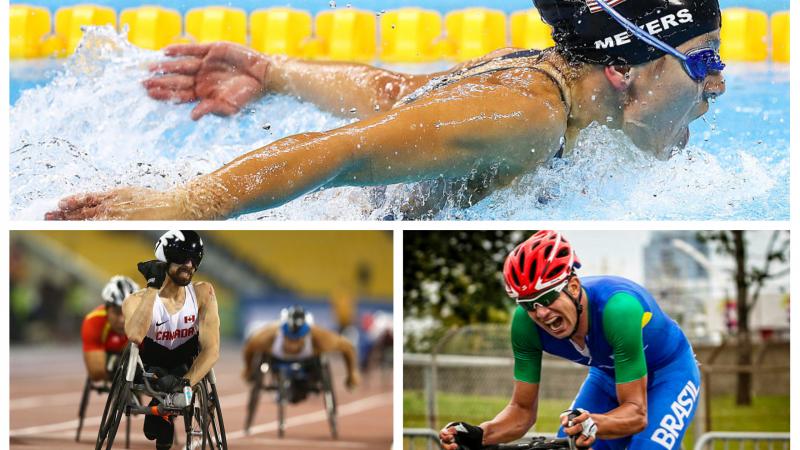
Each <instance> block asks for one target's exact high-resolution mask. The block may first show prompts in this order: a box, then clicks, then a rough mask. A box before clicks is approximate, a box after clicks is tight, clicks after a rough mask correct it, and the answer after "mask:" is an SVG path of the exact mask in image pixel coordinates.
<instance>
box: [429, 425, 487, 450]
mask: <svg viewBox="0 0 800 450" xmlns="http://www.w3.org/2000/svg"><path fill="white" fill-rule="evenodd" d="M439 442H440V443H441V445H442V448H443V449H445V450H458V449H459V448H467V449H469V450H479V449H480V448H482V447H483V428H481V427H476V426H475V425H470V424H468V423H466V422H450V423H448V424H447V425H445V427H444V428H442V431H440V432H439Z"/></svg>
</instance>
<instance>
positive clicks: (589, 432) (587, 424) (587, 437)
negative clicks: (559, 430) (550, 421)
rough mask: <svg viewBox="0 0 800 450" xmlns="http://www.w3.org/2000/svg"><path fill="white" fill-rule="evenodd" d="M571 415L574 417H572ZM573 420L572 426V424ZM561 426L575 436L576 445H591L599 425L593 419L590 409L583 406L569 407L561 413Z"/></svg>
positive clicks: (569, 434)
mask: <svg viewBox="0 0 800 450" xmlns="http://www.w3.org/2000/svg"><path fill="white" fill-rule="evenodd" d="M570 415H573V418H572V419H570ZM570 422H572V426H570ZM561 426H562V427H564V432H565V433H567V435H568V436H570V437H574V438H575V446H577V447H591V446H592V444H594V441H595V435H596V434H597V425H596V424H595V423H594V420H592V417H591V415H590V414H589V411H586V410H585V409H582V408H576V409H568V410H566V411H564V412H563V413H561Z"/></svg>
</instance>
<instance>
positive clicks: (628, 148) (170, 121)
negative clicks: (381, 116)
mask: <svg viewBox="0 0 800 450" xmlns="http://www.w3.org/2000/svg"><path fill="white" fill-rule="evenodd" d="M163 58H164V57H163V55H161V54H160V53H159V52H153V51H147V50H142V49H139V48H136V47H134V46H132V45H130V44H129V43H128V42H127V41H126V40H125V38H124V35H119V34H117V33H115V32H114V31H113V30H112V29H110V28H93V29H89V30H87V32H86V34H85V37H84V40H83V41H82V43H81V46H80V47H79V49H78V50H77V52H76V54H75V55H74V56H73V57H71V58H70V59H69V60H68V61H67V62H66V63H65V66H64V68H63V69H62V70H61V71H60V73H59V74H58V75H57V76H56V77H55V78H54V79H53V80H52V81H50V82H49V83H47V84H46V85H44V86H41V87H38V88H35V89H29V90H26V91H24V92H23V94H22V96H21V97H20V99H19V100H18V101H17V103H16V104H15V105H14V106H13V107H12V109H11V114H10V116H11V127H10V148H11V152H10V160H9V162H10V173H11V182H10V185H11V217H12V218H14V219H40V218H41V217H42V215H43V214H44V212H45V211H47V210H49V209H52V208H53V207H54V206H55V205H56V202H57V200H58V199H60V198H62V197H64V196H65V195H69V194H73V193H78V192H86V191H99V190H104V189H108V188H112V187H118V186H126V185H135V186H146V187H153V188H158V189H164V188H168V187H170V186H175V185H178V184H181V183H183V182H184V181H186V180H188V179H190V178H192V177H194V176H196V175H198V174H202V173H208V172H210V171H212V170H214V169H216V168H218V167H220V166H221V165H223V164H224V163H226V162H227V161H230V160H231V159H233V158H235V157H237V156H239V155H241V154H242V153H244V152H246V151H249V150H252V149H255V148H258V147H260V146H263V145H265V144H268V143H269V142H272V141H275V140H277V139H280V138H283V137H285V136H288V135H292V134H295V133H299V132H305V131H323V130H328V129H332V128H335V127H339V126H342V125H344V124H347V123H349V122H350V121H352V120H353V119H352V118H341V117H336V116H333V115H331V114H328V113H325V112H322V111H320V110H319V109H318V108H316V107H315V106H314V105H312V104H309V103H303V102H300V101H298V100H296V99H294V98H290V97H288V96H275V95H271V96H267V97H264V98H263V99H261V100H259V101H258V102H256V103H254V104H253V105H250V106H249V107H248V108H247V109H246V110H245V111H243V112H241V113H239V114H237V115H236V116H234V117H230V118H222V117H213V116H207V117H204V118H203V119H201V120H200V121H197V122H193V121H192V120H191V119H190V118H189V112H190V111H191V109H192V107H193V106H194V105H192V104H187V105H175V104H170V103H166V102H158V101H154V100H151V99H149V98H148V97H147V94H146V92H145V90H144V88H143V87H142V86H141V81H142V80H144V79H145V78H147V77H148V76H149V75H148V71H147V66H148V65H149V64H150V63H152V62H155V61H158V60H161V59H163ZM770 70H772V69H770ZM732 73H733V76H731V77H729V79H732V80H733V81H732V82H731V81H729V84H728V87H729V94H727V95H726V96H725V97H722V98H721V99H719V100H718V101H717V102H716V103H715V104H712V114H713V119H712V120H711V123H709V124H703V123H700V124H699V125H695V126H694V128H697V127H698V126H699V127H701V129H700V130H699V131H698V130H697V129H693V133H694V135H695V137H693V139H692V141H691V145H690V146H689V147H687V148H686V149H685V150H683V151H680V152H678V153H677V154H676V155H675V156H674V157H673V158H671V159H670V160H668V161H659V160H656V159H654V158H651V157H649V156H647V155H645V154H643V153H641V152H639V151H638V150H637V149H636V148H635V147H634V146H633V145H632V144H631V143H630V141H629V140H627V139H626V138H625V137H624V136H623V135H622V134H621V133H619V132H615V131H612V130H609V129H608V128H606V127H605V126H604V125H602V124H595V125H593V126H591V127H589V128H588V129H586V130H584V131H583V132H582V133H581V136H580V139H579V143H578V146H577V148H576V149H575V151H574V152H573V153H572V154H570V155H568V156H567V157H566V158H564V159H562V160H557V161H554V162H553V163H552V164H551V165H549V166H548V167H543V168H541V169H539V170H537V171H536V172H534V173H531V174H528V175H525V176H523V177H520V178H519V179H518V180H516V181H515V182H514V183H513V184H512V185H511V186H509V187H507V188H504V189H501V190H499V191H497V192H495V193H493V194H491V195H490V196H489V197H487V198H486V199H483V200H479V199H478V198H472V197H471V196H470V194H469V193H468V192H467V191H466V190H465V189H463V188H459V184H458V183H456V184H455V186H454V187H449V188H448V189H447V190H446V191H445V195H446V204H445V207H444V209H443V210H442V211H441V212H439V213H438V214H436V215H434V218H437V219H489V220H492V219H553V220H556V219H561V220H570V219H608V220H624V219H648V220H649V219H664V220H668V219H669V220H708V219H723V220H724V219H745V220H752V219H764V220H774V219H784V220H785V219H788V216H789V212H788V211H789V210H788V198H789V195H788V179H789V162H788V161H789V159H788V148H789V146H788V100H787V99H786V97H787V96H785V95H784V94H785V90H786V89H788V69H787V70H786V71H785V73H782V72H780V71H778V75H777V76H773V75H763V74H764V73H767V72H766V70H761V71H758V70H756V71H754V70H747V71H744V73H743V74H742V75H741V78H739V76H738V75H737V74H736V73H735V71H733V72H732ZM769 73H770V74H772V73H773V72H769ZM759 74H761V75H759ZM759 77H761V78H759ZM770 77H772V78H770ZM776 79H777V81H775V80H776ZM770 83H777V85H778V87H777V88H776V87H775V86H772V87H771V88H770ZM758 87H761V89H765V91H763V92H759V93H758V96H757V97H755V98H748V99H746V100H747V101H744V100H742V101H739V100H737V101H736V103H733V106H731V104H730V103H728V104H726V105H725V106H723V103H725V102H726V101H729V99H730V98H731V97H734V95H735V93H736V92H752V91H754V89H756V88H758ZM732 94H733V95H732ZM734 98H735V97H734ZM783 102H786V104H785V105H784V103H783ZM267 124H268V125H269V126H268V128H269V129H268V130H265V127H266V126H267ZM781 124H783V127H781ZM784 128H785V130H784ZM703 132H707V133H709V140H708V141H705V140H703V139H702V138H701V136H702V134H703ZM476 177H477V174H473V176H472V178H473V180H471V181H475V180H476V179H477V180H478V181H479V182H482V181H483V180H481V179H480V177H477V178H476ZM463 184H464V183H461V186H463ZM430 195H432V194H431V190H430V189H428V188H427V186H426V184H424V183H423V184H406V185H391V186H381V187H375V188H361V187H347V188H336V189H327V190H322V191H317V192H312V193H309V194H307V195H305V196H303V197H301V198H299V199H297V200H294V201H292V202H290V203H288V204H286V205H283V206H281V207H278V208H275V209H272V210H267V211H260V212H255V213H251V214H247V215H243V216H240V217H239V219H273V220H284V219H314V220H316V219H325V220H363V219H373V220H381V219H385V218H403V212H402V211H403V206H404V205H405V204H407V203H408V202H409V200H412V201H422V200H425V199H426V196H430ZM464 203H467V204H474V206H472V207H470V208H467V209H463V208H461V207H460V206H459V205H461V204H464Z"/></svg>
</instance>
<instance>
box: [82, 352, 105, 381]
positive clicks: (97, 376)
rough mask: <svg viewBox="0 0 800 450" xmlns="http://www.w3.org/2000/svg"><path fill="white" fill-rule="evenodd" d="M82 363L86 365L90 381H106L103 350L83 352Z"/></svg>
mask: <svg viewBox="0 0 800 450" xmlns="http://www.w3.org/2000/svg"><path fill="white" fill-rule="evenodd" d="M83 362H84V364H86V371H87V372H88V374H89V378H90V379H91V380H92V381H104V380H107V379H108V372H106V352H105V351H104V350H92V351H89V352H83Z"/></svg>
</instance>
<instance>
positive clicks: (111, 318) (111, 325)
mask: <svg viewBox="0 0 800 450" xmlns="http://www.w3.org/2000/svg"><path fill="white" fill-rule="evenodd" d="M138 290H139V286H138V285H137V284H136V283H135V282H134V281H133V280H131V279H130V278H128V277H125V276H122V275H115V276H113V277H111V279H110V280H109V281H108V283H107V284H106V285H105V287H103V292H102V294H101V297H102V298H103V304H102V305H100V306H98V307H97V308H95V309H93V310H92V311H90V312H89V314H87V315H86V317H84V319H83V325H82V326H81V340H82V341H83V362H84V364H85V365H86V372H87V373H88V374H89V379H91V380H92V381H95V382H98V381H108V380H110V379H111V375H112V374H113V373H114V369H115V368H116V364H117V357H118V356H119V354H120V353H122V351H123V350H125V346H126V345H128V337H127V336H125V318H124V317H123V315H122V301H123V300H125V297H127V296H128V295H130V294H132V293H134V292H136V291H138Z"/></svg>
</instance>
